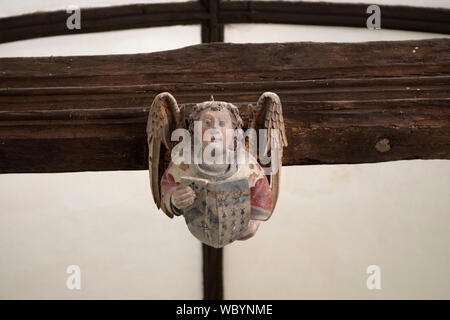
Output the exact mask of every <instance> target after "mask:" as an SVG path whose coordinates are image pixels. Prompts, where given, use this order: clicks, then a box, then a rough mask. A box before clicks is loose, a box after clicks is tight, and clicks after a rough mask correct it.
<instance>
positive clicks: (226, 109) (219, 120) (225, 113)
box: [189, 101, 243, 151]
mask: <svg viewBox="0 0 450 320" xmlns="http://www.w3.org/2000/svg"><path fill="white" fill-rule="evenodd" d="M196 123H197V126H200V127H201V130H200V133H201V134H200V136H199V137H195V134H194V133H195V132H194V131H195V130H194V127H195V124H196ZM242 125H243V121H242V119H241V117H240V116H239V109H238V108H237V107H236V106H235V105H233V104H231V103H228V102H223V101H207V102H202V103H198V104H196V105H195V106H194V107H193V109H192V111H191V114H190V116H189V131H190V132H191V135H193V136H194V139H195V138H196V139H197V140H196V142H197V143H201V144H202V150H204V149H205V148H206V147H207V146H208V145H210V144H216V145H221V147H222V150H224V151H226V150H230V149H232V148H233V143H234V141H235V139H234V138H233V134H234V132H235V131H234V130H236V129H241V128H242Z"/></svg>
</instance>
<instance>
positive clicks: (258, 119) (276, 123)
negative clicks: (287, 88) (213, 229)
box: [252, 92, 288, 212]
mask: <svg viewBox="0 0 450 320" xmlns="http://www.w3.org/2000/svg"><path fill="white" fill-rule="evenodd" d="M252 127H253V128H254V129H256V131H257V132H258V130H259V129H267V141H266V149H265V151H264V154H265V155H267V154H268V152H270V151H274V152H275V154H276V155H277V156H278V159H277V160H278V163H277V165H278V168H277V169H278V170H276V171H275V173H272V175H271V176H269V177H268V178H269V181H270V185H271V188H272V195H273V199H272V204H273V205H272V212H273V210H274V209H275V205H276V203H277V200H278V194H279V191H280V178H281V165H282V158H283V148H284V147H286V146H287V145H288V143H287V139H286V131H285V127H284V119H283V110H282V106H281V101H280V98H279V97H278V95H277V94H275V93H273V92H264V93H263V94H262V95H261V97H259V99H258V102H257V104H256V107H255V108H254V115H253V121H252ZM274 129H276V130H274ZM272 135H274V137H273V139H274V142H275V143H274V147H275V148H276V149H277V150H271V148H272V144H271V137H272Z"/></svg>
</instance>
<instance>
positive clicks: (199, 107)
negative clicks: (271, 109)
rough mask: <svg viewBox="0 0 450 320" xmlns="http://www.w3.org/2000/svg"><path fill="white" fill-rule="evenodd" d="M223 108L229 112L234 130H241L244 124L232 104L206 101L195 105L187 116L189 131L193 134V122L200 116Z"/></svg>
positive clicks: (237, 110)
mask: <svg viewBox="0 0 450 320" xmlns="http://www.w3.org/2000/svg"><path fill="white" fill-rule="evenodd" d="M223 108H225V109H227V110H228V112H230V116H231V122H232V123H233V127H234V129H241V128H242V126H243V124H244V122H243V121H242V118H241V116H240V115H239V109H238V107H236V106H235V105H234V104H232V103H228V102H223V101H206V102H202V103H197V104H196V105H194V107H193V108H192V111H191V114H190V115H189V131H190V132H191V133H193V132H194V121H197V120H200V114H201V113H202V112H203V111H205V110H207V109H209V110H212V111H220V110H222V109H223Z"/></svg>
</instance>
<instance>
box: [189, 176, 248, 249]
mask: <svg viewBox="0 0 450 320" xmlns="http://www.w3.org/2000/svg"><path fill="white" fill-rule="evenodd" d="M181 185H185V186H190V187H191V188H192V190H194V192H195V194H196V199H195V201H194V203H193V204H192V205H191V206H190V207H189V208H187V209H185V210H184V212H183V215H184V218H185V220H186V224H187V226H188V228H189V231H190V232H191V233H192V234H193V235H194V236H195V237H196V238H197V239H199V240H200V241H201V242H203V243H205V244H207V245H209V246H211V247H215V248H221V247H223V246H225V245H227V244H229V243H231V242H233V241H234V240H236V239H237V238H238V237H239V235H240V234H241V233H242V232H244V231H245V230H246V229H247V226H248V223H249V221H250V208H251V206H250V188H249V185H248V180H247V179H239V180H231V181H226V182H214V181H210V180H206V179H199V178H194V177H183V178H181Z"/></svg>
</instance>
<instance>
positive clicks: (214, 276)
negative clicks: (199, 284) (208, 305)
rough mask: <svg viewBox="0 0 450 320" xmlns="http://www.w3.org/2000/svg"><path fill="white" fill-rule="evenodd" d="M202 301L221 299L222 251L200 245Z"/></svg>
mask: <svg viewBox="0 0 450 320" xmlns="http://www.w3.org/2000/svg"><path fill="white" fill-rule="evenodd" d="M202 256H203V299H204V300H222V299H223V249H222V248H219V249H217V248H213V247H210V246H207V245H206V244H202Z"/></svg>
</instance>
